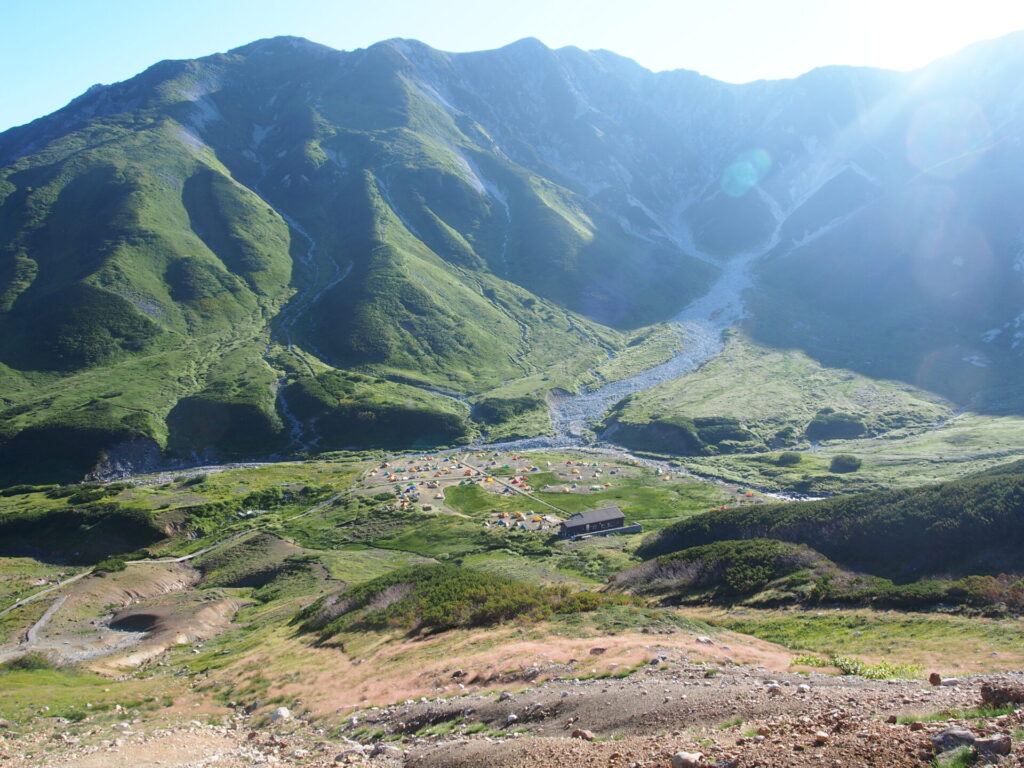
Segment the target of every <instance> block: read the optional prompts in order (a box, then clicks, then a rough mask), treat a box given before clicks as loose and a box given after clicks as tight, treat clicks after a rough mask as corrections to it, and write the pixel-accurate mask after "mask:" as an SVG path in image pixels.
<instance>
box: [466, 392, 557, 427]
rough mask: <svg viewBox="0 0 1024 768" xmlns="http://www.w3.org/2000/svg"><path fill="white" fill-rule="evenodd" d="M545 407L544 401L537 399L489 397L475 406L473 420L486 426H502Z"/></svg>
mask: <svg viewBox="0 0 1024 768" xmlns="http://www.w3.org/2000/svg"><path fill="white" fill-rule="evenodd" d="M543 406H544V401H543V400H541V399H540V398H537V397H509V398H499V397H488V398H485V399H483V400H481V401H480V402H479V403H477V404H476V405H474V406H473V418H474V419H476V420H477V421H482V422H483V423H484V424H502V423H504V422H506V421H509V420H510V419H514V418H515V417H516V416H521V415H522V414H524V413H527V412H529V411H532V410H534V409H537V408H542V407H543Z"/></svg>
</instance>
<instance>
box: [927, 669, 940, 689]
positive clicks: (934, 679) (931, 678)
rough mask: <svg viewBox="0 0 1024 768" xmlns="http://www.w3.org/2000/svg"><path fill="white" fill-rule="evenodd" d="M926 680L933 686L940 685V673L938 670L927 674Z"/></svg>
mask: <svg viewBox="0 0 1024 768" xmlns="http://www.w3.org/2000/svg"><path fill="white" fill-rule="evenodd" d="M928 682H929V683H931V684H932V685H935V686H939V685H942V675H940V674H939V673H938V672H932V673H931V674H930V675H928Z"/></svg>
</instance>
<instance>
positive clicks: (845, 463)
mask: <svg viewBox="0 0 1024 768" xmlns="http://www.w3.org/2000/svg"><path fill="white" fill-rule="evenodd" d="M860 465H861V461H860V459H858V458H857V457H856V456H851V455H850V454H848V453H840V454H838V455H836V456H833V457H832V463H831V464H829V466H828V471H829V472H835V473H836V474H845V473H847V472H856V471H857V470H858V469H860Z"/></svg>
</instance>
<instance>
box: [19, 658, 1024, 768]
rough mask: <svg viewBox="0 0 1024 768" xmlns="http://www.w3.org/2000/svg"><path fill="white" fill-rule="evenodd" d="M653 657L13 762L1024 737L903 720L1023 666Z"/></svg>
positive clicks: (818, 749)
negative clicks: (920, 672) (830, 668)
mask: <svg viewBox="0 0 1024 768" xmlns="http://www.w3.org/2000/svg"><path fill="white" fill-rule="evenodd" d="M654 661H655V663H654V664H647V665H645V666H644V667H642V668H640V669H638V670H636V671H634V672H633V673H632V674H631V675H630V676H629V677H626V678H622V679H588V680H580V679H566V678H557V677H556V678H550V679H546V680H543V681H541V679H540V678H538V682H536V683H535V684H534V685H528V686H526V687H525V688H524V687H523V686H522V683H520V684H519V685H518V686H517V687H515V688H510V689H509V691H507V692H504V693H503V694H498V693H497V692H496V691H490V692H486V693H478V694H469V695H462V696H456V697H450V698H436V699H428V698H425V697H424V698H421V699H418V700H407V701H405V702H403V703H400V704H393V705H391V706H388V707H378V708H368V709H365V710H361V711H359V712H357V713H355V714H353V715H346V716H345V718H346V719H345V720H344V723H345V724H344V725H343V726H342V727H341V728H340V729H339V728H337V727H336V726H334V727H331V726H329V725H328V723H327V721H325V720H324V719H321V718H316V717H313V716H311V715H310V714H309V713H306V712H301V713H299V714H298V716H296V715H295V713H290V715H289V716H288V717H287V718H286V719H282V720H280V721H278V722H270V721H269V718H267V717H266V716H265V715H258V716H249V715H246V714H244V713H243V712H240V711H239V712H236V713H235V714H232V715H227V716H225V717H224V718H223V719H222V720H221V721H220V722H216V718H213V719H212V720H211V719H209V718H205V717H204V719H203V721H200V720H192V721H188V722H179V723H177V724H168V723H166V722H164V723H161V724H160V725H159V726H158V727H153V726H152V725H147V724H146V723H144V722H143V723H139V721H137V720H136V721H132V722H123V723H114V724H112V725H109V726H103V727H99V728H95V729H93V730H92V731H89V732H87V733H85V734H82V735H78V736H74V737H68V736H67V735H66V734H65V733H63V732H62V728H63V726H62V724H60V723H51V724H48V725H47V727H44V728H41V729H40V730H38V731H37V732H35V733H33V734H31V735H29V736H24V737H18V736H17V735H15V734H12V733H10V732H8V733H6V734H5V735H4V737H3V738H0V754H2V755H3V756H4V758H5V759H3V760H2V762H0V765H7V766H11V767H12V768H30V767H31V768H41V767H42V766H46V767H47V768H107V767H108V766H109V767H110V768H128V767H129V766H146V767H148V766H177V767H179V768H186V767H188V768H200V767H204V768H205V767H207V766H209V767H210V768H241V767H242V766H254V765H282V766H310V767H317V768H321V767H324V766H340V765H363V766H380V768H397V767H398V766H407V767H408V768H477V767H479V766H491V765H502V766H508V767H509V768H569V766H573V767H574V768H575V766H601V767H602V768H603V767H608V768H655V767H656V766H657V767H663V766H664V767H667V766H671V757H672V755H673V754H674V753H676V752H678V751H686V752H700V753H702V754H703V758H702V760H701V762H700V763H699V765H701V766H717V767H718V768H809V767H810V766H815V767H819V766H827V767H828V768H875V767H876V766H877V767H878V768H910V767H911V766H914V767H915V768H924V766H929V765H931V764H932V760H933V758H934V755H935V753H934V750H933V746H932V737H933V736H934V735H936V734H937V733H939V732H940V731H942V730H944V729H947V728H950V727H952V726H959V727H966V728H968V729H969V730H970V731H971V732H972V734H973V736H974V737H978V738H981V737H985V736H990V735H997V734H1006V735H1013V734H1016V735H1017V736H1019V735H1020V732H1019V729H1020V728H1021V727H1022V726H1024V709H1020V708H1018V709H1017V710H1015V711H1014V710H1012V709H1011V710H1009V711H1008V712H1006V713H1005V714H997V715H990V716H987V717H983V718H979V717H978V716H970V717H968V718H967V719H957V718H955V717H953V716H952V715H949V716H947V717H946V718H945V719H939V720H936V721H924V722H906V723H904V722H900V723H897V722H894V721H895V717H896V716H925V715H932V716H934V713H937V712H941V711H944V710H963V709H966V708H970V707H973V706H977V705H978V704H980V703H981V686H982V684H983V683H985V682H993V681H995V682H997V683H1000V684H1004V685H1005V684H1017V685H1022V686H1024V675H1021V674H1005V675H995V676H986V677H974V678H964V679H960V680H957V681H947V682H953V683H954V684H949V685H940V686H935V687H933V686H931V685H929V684H928V683H927V682H926V681H922V680H913V681H912V680H904V681H870V680H864V679H861V678H853V677H842V678H838V677H833V676H830V675H826V674H811V675H809V676H801V675H789V674H787V675H779V674H777V673H774V672H771V671H769V670H767V669H765V668H763V667H755V666H747V665H733V664H720V663H710V664H707V663H694V662H693V661H690V660H688V658H687V656H686V655H684V654H683V653H681V652H676V654H675V655H669V656H668V657H667V658H655V660H654ZM800 686H806V688H802V687H800ZM1017 706H1018V707H1020V706H1021V704H1018V705H1017ZM334 722H337V720H335V721H334ZM432 730H433V733H432ZM2 731H3V728H2V727H0V732H2ZM371 732H372V734H373V735H372V736H368V735H367V734H369V733H371ZM360 740H364V741H365V742H366V743H361V741H360ZM1013 750H1014V752H1012V753H1011V754H1009V755H1006V756H992V755H986V754H985V753H984V752H982V755H981V758H982V759H979V761H978V762H977V763H976V765H978V766H984V765H999V766H1022V765H1024V760H1022V759H1021V757H1020V756H1019V754H1017V752H1018V751H1020V750H1024V745H1022V744H1020V743H1019V742H1016V743H1014V744H1013Z"/></svg>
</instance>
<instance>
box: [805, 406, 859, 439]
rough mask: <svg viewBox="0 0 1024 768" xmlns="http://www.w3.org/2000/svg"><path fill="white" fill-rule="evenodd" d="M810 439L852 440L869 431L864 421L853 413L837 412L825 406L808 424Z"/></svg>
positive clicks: (808, 436)
mask: <svg viewBox="0 0 1024 768" xmlns="http://www.w3.org/2000/svg"><path fill="white" fill-rule="evenodd" d="M806 432H807V438H808V439H809V440H815V441H818V440H852V439H853V438H855V437H861V436H862V435H864V434H865V433H866V432H867V426H866V425H865V424H864V421H863V420H862V419H861V418H860V417H859V416H855V415H854V414H852V413H836V412H835V411H833V410H832V409H831V408H823V409H822V410H820V411H818V413H817V414H816V415H815V416H814V418H813V419H811V423H810V424H808V425H807V430H806Z"/></svg>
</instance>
